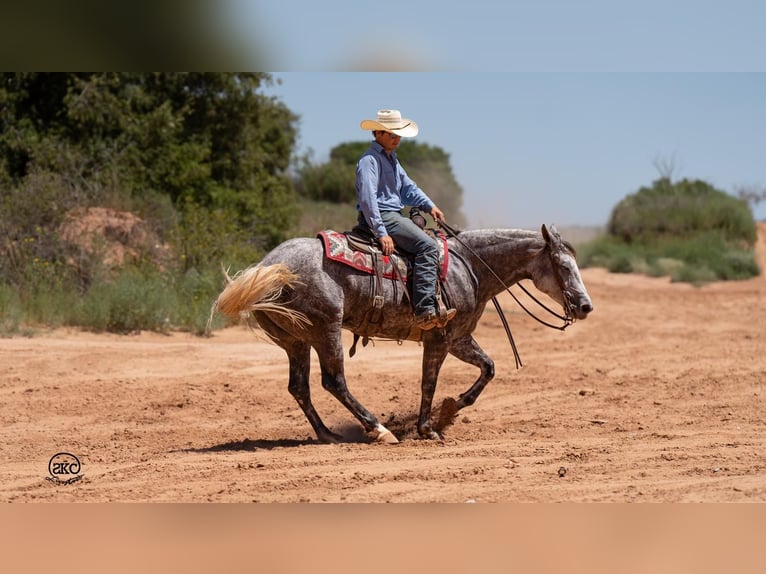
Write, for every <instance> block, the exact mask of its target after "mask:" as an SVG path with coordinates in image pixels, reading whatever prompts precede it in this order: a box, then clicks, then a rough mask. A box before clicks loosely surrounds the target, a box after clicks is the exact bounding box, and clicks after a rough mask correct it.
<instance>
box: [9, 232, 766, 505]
mask: <svg viewBox="0 0 766 574" xmlns="http://www.w3.org/2000/svg"><path fill="white" fill-rule="evenodd" d="M760 232H761V235H760V242H759V257H760V263H761V265H762V268H766V259H764V257H766V224H761V227H760ZM583 277H584V280H585V282H586V284H587V286H588V288H589V291H590V294H591V297H592V299H593V302H594V305H595V311H594V312H593V313H592V315H591V316H590V318H588V319H587V320H586V321H581V322H578V323H576V324H575V325H573V326H572V327H570V328H569V329H568V330H567V331H566V332H564V333H561V332H558V331H554V330H551V329H547V328H545V327H542V326H540V325H538V324H537V323H535V322H534V321H533V320H532V319H530V318H528V317H527V316H526V315H524V314H523V313H522V312H521V311H520V310H519V309H518V308H517V307H515V304H514V303H513V301H512V300H511V299H510V297H507V296H503V297H501V302H502V304H503V307H504V308H505V309H506V310H507V314H508V318H509V320H510V323H511V327H512V329H513V331H514V336H515V338H516V342H517V344H518V346H519V350H520V352H521V357H522V360H523V361H524V364H525V366H524V368H523V369H521V370H516V369H515V365H514V361H513V355H512V353H511V350H510V346H509V344H508V341H507V339H506V337H505V334H504V331H503V329H502V326H501V323H500V321H499V319H498V317H497V315H496V313H495V311H494V309H492V307H491V306H490V307H489V308H488V309H487V311H486V312H485V315H484V318H483V320H482V322H481V323H480V325H479V328H478V329H477V332H476V338H477V340H478V342H479V344H481V345H482V346H483V347H484V348H485V349H486V350H487V351H488V353H489V354H490V356H492V357H493V358H494V360H495V365H496V371H497V376H496V378H495V379H494V380H493V381H492V382H491V383H490V384H489V386H488V387H487V389H486V390H485V391H484V393H483V394H482V395H481V396H480V397H479V400H478V401H477V403H476V404H475V405H474V406H472V407H470V408H468V409H465V410H464V411H462V412H461V413H460V414H459V415H458V418H457V421H456V423H455V424H454V425H453V426H452V427H450V428H449V429H448V430H447V433H446V436H445V440H444V441H426V440H420V439H418V438H417V433H416V430H415V417H416V411H417V405H418V401H419V380H418V379H419V370H420V351H421V348H420V347H419V345H418V344H416V343H412V342H406V343H404V344H401V345H399V344H397V343H396V342H390V341H378V342H376V344H375V346H374V347H373V346H372V345H370V346H368V347H366V348H361V347H360V349H359V351H358V353H357V355H356V356H355V357H354V358H353V359H348V360H347V363H346V365H347V367H346V368H347V376H348V381H349V385H350V388H351V390H352V392H353V393H354V394H355V395H356V396H357V398H359V400H360V401H361V402H362V403H363V404H365V405H366V406H368V408H370V409H371V410H372V411H373V412H375V413H376V414H378V415H379V416H380V418H381V420H382V421H383V422H384V424H387V426H388V427H389V428H390V429H391V430H392V431H394V433H395V434H396V435H397V436H398V437H399V438H400V440H401V442H400V444H398V445H393V446H390V445H380V444H372V443H370V442H369V441H368V439H367V438H366V436H365V435H364V434H363V433H362V431H361V427H360V426H359V425H358V424H356V422H355V420H353V419H352V417H351V415H350V414H349V413H348V412H347V411H346V410H345V409H344V408H343V407H342V406H340V405H339V404H338V403H337V402H336V401H335V399H333V398H332V397H331V396H330V395H329V394H328V393H326V392H325V391H323V390H322V388H321V385H320V384H319V380H318V368H317V366H316V363H315V364H314V368H313V370H312V390H313V393H314V401H315V404H316V405H317V408H318V410H319V412H320V414H322V416H323V418H324V420H325V422H326V423H327V424H328V425H329V426H330V427H331V428H332V429H333V430H335V431H336V432H340V433H341V434H343V435H344V436H345V437H347V439H348V442H347V443H344V444H340V445H324V444H320V443H318V442H317V441H316V440H315V438H314V435H313V433H312V431H311V428H310V426H309V425H308V422H307V421H306V420H305V418H304V417H303V414H302V412H301V411H300V409H299V408H298V406H297V404H296V403H295V401H294V400H293V399H292V397H291V396H290V395H289V394H288V392H287V360H286V357H285V355H284V354H283V352H282V351H281V350H280V349H279V348H277V347H275V346H274V345H272V344H270V343H268V342H266V341H264V340H263V339H262V338H259V337H258V336H257V335H256V334H254V333H253V332H251V331H249V330H247V329H245V328H239V327H236V328H229V329H225V330H222V331H217V332H216V333H215V334H214V336H213V337H211V338H207V339H203V338H196V337H193V336H191V335H188V334H184V333H176V334H172V335H159V334H152V333H144V334H140V335H137V336H116V335H96V334H91V333H83V332H75V331H68V330H56V331H53V332H48V333H41V334H38V336H36V337H34V338H21V337H19V338H13V339H3V340H0V397H2V409H0V422H1V426H0V451H1V452H2V457H3V464H2V466H0V500H2V501H25V502H28V501H51V502H53V501H55V502H68V501H87V502H105V501H126V502H139V501H152V502H158V501H167V502H182V501H185V502H204V501H224V502H249V501H254V502H467V501H475V502H480V503H481V502H541V501H545V502H549V501H550V502H559V501H561V502H565V501H572V502H584V501H646V502H650V501H651V502H676V501H678V502H681V501H683V502H686V501H702V502H729V501H741V502H751V501H752V502H755V501H759V502H763V501H766V408H765V407H766V328H765V327H764V325H766V279H765V278H763V277H759V278H757V279H753V280H749V281H742V282H733V283H719V284H715V285H710V286H706V287H702V288H696V287H692V286H689V285H685V284H671V283H670V282H669V281H668V280H667V279H655V278H648V277H642V276H633V275H616V274H609V273H607V272H606V271H604V270H602V269H587V270H584V272H583ZM347 342H349V343H350V335H349V337H348V339H347ZM476 377H477V371H476V370H475V369H474V368H473V367H471V366H468V365H465V364H463V363H460V362H459V361H457V360H456V359H453V358H448V360H447V362H446V363H445V366H444V368H443V370H442V375H441V377H440V383H439V387H438V389H437V398H436V401H435V405H438V404H440V403H441V399H442V398H444V397H446V396H451V397H456V396H457V395H458V394H460V393H461V392H463V391H464V390H466V389H467V388H468V387H469V386H470V385H471V383H472V382H473V381H474V380H475V378H476ZM62 451H65V452H70V453H72V454H75V455H76V456H77V457H78V458H79V459H80V461H81V463H82V468H81V479H80V480H78V481H75V482H73V483H71V484H61V483H55V482H53V481H51V480H48V478H49V473H48V462H49V460H50V459H51V457H52V456H53V455H54V454H56V453H58V452H62Z"/></svg>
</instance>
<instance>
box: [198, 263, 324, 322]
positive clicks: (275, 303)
mask: <svg viewBox="0 0 766 574" xmlns="http://www.w3.org/2000/svg"><path fill="white" fill-rule="evenodd" d="M224 275H225V277H226V283H227V285H226V287H225V288H224V290H223V291H221V294H220V295H218V298H217V299H216V300H215V303H213V308H212V310H211V312H210V320H208V325H210V322H211V321H212V319H213V315H214V314H215V313H216V312H218V313H221V314H223V315H225V316H227V317H230V318H239V317H242V316H243V315H249V314H250V313H252V312H253V311H265V312H269V313H276V314H278V315H282V316H283V317H287V318H288V319H290V321H291V322H292V323H293V324H296V325H300V326H303V327H306V326H308V325H311V321H310V320H309V318H308V317H306V315H304V314H303V313H301V312H300V311H296V310H294V309H290V308H289V307H288V306H287V305H286V304H285V303H280V302H279V298H280V296H281V295H282V291H283V290H284V288H285V287H290V286H292V285H294V284H295V283H298V282H299V277H298V275H296V274H295V273H293V272H292V271H290V270H289V269H288V268H287V267H286V266H285V265H284V264H282V263H277V264H275V265H267V266H264V267H262V266H260V265H254V266H251V267H248V268H247V269H244V270H242V271H239V272H238V273H236V274H235V275H234V277H231V276H229V274H228V272H227V271H225V270H224Z"/></svg>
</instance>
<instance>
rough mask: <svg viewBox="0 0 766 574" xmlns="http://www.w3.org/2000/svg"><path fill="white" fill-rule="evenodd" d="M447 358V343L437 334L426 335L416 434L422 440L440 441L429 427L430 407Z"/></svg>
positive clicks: (436, 433)
mask: <svg viewBox="0 0 766 574" xmlns="http://www.w3.org/2000/svg"><path fill="white" fill-rule="evenodd" d="M446 358H447V343H446V342H445V340H444V337H443V336H441V335H440V334H439V333H438V332H434V331H431V332H429V333H428V334H427V335H426V338H425V340H424V345H423V372H422V377H421V381H420V414H419V416H418V434H419V435H420V436H421V437H423V438H429V439H434V440H441V438H442V436H441V435H440V434H439V433H438V432H437V431H436V430H434V429H433V427H432V426H431V405H432V403H433V400H434V393H435V392H436V381H437V380H438V378H439V371H440V370H441V367H442V364H443V363H444V359H446Z"/></svg>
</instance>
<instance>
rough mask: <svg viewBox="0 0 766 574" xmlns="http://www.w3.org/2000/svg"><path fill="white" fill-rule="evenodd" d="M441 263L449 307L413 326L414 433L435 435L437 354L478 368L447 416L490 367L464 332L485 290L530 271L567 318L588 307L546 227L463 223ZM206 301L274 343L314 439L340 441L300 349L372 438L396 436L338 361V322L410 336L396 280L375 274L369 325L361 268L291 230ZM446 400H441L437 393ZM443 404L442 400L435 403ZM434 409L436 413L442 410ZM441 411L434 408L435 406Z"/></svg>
mask: <svg viewBox="0 0 766 574" xmlns="http://www.w3.org/2000/svg"><path fill="white" fill-rule="evenodd" d="M448 246H449V255H450V266H449V270H448V272H447V277H446V287H447V289H446V291H447V293H448V296H449V305H450V306H451V307H454V308H455V309H457V316H456V317H455V318H454V319H452V321H450V322H449V323H448V324H447V326H446V327H445V328H443V329H439V328H437V329H433V330H430V331H422V332H418V330H415V332H416V334H417V335H419V339H420V340H421V341H422V343H423V362H422V379H421V401H420V413H419V417H418V423H417V429H418V433H419V434H420V436H422V437H424V438H432V439H439V438H441V436H440V434H439V432H438V431H439V430H441V428H443V427H441V428H438V429H435V428H434V427H433V426H432V424H431V404H432V402H433V397H434V392H435V390H436V381H437V378H438V376H439V370H440V369H441V366H442V363H443V362H444V360H445V359H446V357H447V354H452V355H453V356H455V357H456V358H458V359H460V360H461V361H464V362H466V363H469V364H471V365H475V366H476V367H478V368H479V370H480V375H479V378H478V379H477V380H476V382H474V383H473V385H472V386H471V387H470V388H469V389H468V390H466V391H465V392H464V393H463V394H461V395H460V397H459V398H458V399H457V400H456V401H455V400H451V402H450V410H451V412H450V413H449V416H451V417H452V418H453V419H454V415H455V414H456V413H457V411H459V410H460V409H462V408H464V407H466V406H469V405H472V404H473V403H474V402H475V401H476V399H477V397H478V396H479V394H480V393H481V392H482V390H483V389H484V387H485V386H486V385H487V383H488V382H489V381H490V380H491V379H492V378H493V377H494V373H495V367H494V363H493V361H492V359H490V358H489V357H488V356H487V355H486V353H485V352H484V351H483V350H482V349H481V347H479V345H478V344H477V343H476V341H475V340H474V338H473V337H472V335H471V334H472V333H473V331H474V330H475V329H476V325H477V324H478V322H479V318H480V317H481V315H482V313H483V311H484V308H485V306H486V304H487V302H488V301H490V299H492V298H493V297H495V296H496V295H498V294H499V293H500V292H502V291H503V290H504V289H505V288H506V286H510V285H513V284H515V283H517V282H518V281H521V280H523V279H530V280H532V282H533V283H534V285H535V287H536V288H537V289H539V290H540V291H542V292H543V293H545V294H547V295H548V296H550V297H551V298H552V299H553V300H555V301H557V302H558V303H559V304H561V306H562V307H563V309H564V311H565V313H566V316H567V318H568V319H570V320H575V319H584V318H585V317H587V315H588V313H590V312H591V311H592V309H593V306H592V304H591V300H590V297H589V296H588V292H587V290H586V289H585V285H584V284H583V282H582V278H581V277H580V271H579V269H578V267H577V263H576V261H575V254H574V250H573V249H572V247H571V246H570V245H569V244H568V243H566V242H564V241H562V240H561V238H560V236H559V234H558V233H557V232H556V230H555V228H553V227H552V228H551V229H550V230H548V229H547V228H546V227H545V226H542V228H541V232H539V233H538V232H534V231H525V230H518V229H485V230H474V231H463V232H461V233H460V234H459V235H457V236H455V237H451V238H450V239H449V240H448ZM228 280H229V283H228V285H227V286H226V288H225V289H224V290H223V291H222V292H221V294H220V295H219V297H218V299H217V300H216V302H215V304H214V306H213V310H214V311H218V312H220V313H222V314H224V315H227V316H230V317H237V316H242V315H243V314H248V313H253V315H254V316H255V319H256V320H257V322H258V324H259V325H260V327H261V328H262V329H263V330H264V331H265V332H266V333H267V334H268V335H269V337H270V338H271V339H272V340H273V341H274V342H275V343H276V344H277V345H279V346H280V347H282V348H283V349H284V350H285V352H286V353H287V356H288V357H289V363H290V379H289V386H288V389H289V391H290V393H291V394H292V395H293V397H295V399H296V400H297V401H298V404H299V405H300V407H301V409H303V412H304V413H305V415H306V418H307V419H308V421H309V422H310V423H311V426H312V427H313V428H314V432H316V435H317V437H318V438H319V440H321V441H323V442H340V441H342V440H343V438H342V437H341V436H340V435H338V434H336V433H334V432H332V431H331V430H330V429H328V428H327V427H326V426H325V424H324V423H323V422H322V419H321V418H320V417H319V414H318V413H317V412H316V410H315V409H314V406H313V404H312V403H311V393H310V389H309V368H310V352H311V348H312V347H313V348H314V349H315V350H316V353H317V356H318V357H319V364H320V367H321V370H322V386H323V387H324V388H325V389H326V390H327V391H329V392H330V393H332V395H333V396H335V397H336V398H337V399H338V400H339V401H340V402H341V403H342V404H343V405H344V406H345V407H346V408H347V409H348V410H349V411H351V413H352V414H353V415H354V416H355V417H356V418H357V419H358V420H359V422H361V423H362V425H363V426H364V428H365V430H366V431H367V432H368V433H370V435H371V436H372V437H373V438H375V439H376V440H378V441H381V442H387V443H395V442H398V441H397V439H396V437H394V435H393V433H391V432H390V431H389V430H388V429H386V428H385V427H384V426H383V425H382V424H380V422H379V421H378V420H377V418H376V417H375V416H374V415H373V414H372V413H371V412H370V411H369V410H367V409H366V408H365V407H363V406H362V405H361V404H360V403H359V401H357V400H356V399H355V398H354V396H353V395H352V394H351V393H350V392H349V390H348V387H347V385H346V378H345V375H344V370H343V341H342V337H341V334H342V329H348V330H351V331H354V330H355V329H356V328H357V327H358V326H359V325H362V324H364V325H365V326H366V329H367V331H366V332H365V333H364V334H365V335H368V336H374V337H378V338H384V339H393V340H405V339H412V338H413V337H412V334H413V314H412V308H411V306H410V303H409V299H408V298H407V295H406V293H405V292H404V291H405V290H404V289H403V288H402V285H401V283H397V282H396V281H393V280H384V282H383V297H384V302H385V303H384V307H383V313H382V315H381V318H380V321H379V322H378V323H376V326H374V329H375V330H374V332H372V333H371V332H369V328H370V325H369V322H367V321H366V320H365V316H366V314H367V313H368V312H369V311H370V308H371V305H372V301H371V296H370V276H369V275H367V274H366V273H364V272H362V271H359V270H356V269H353V268H351V267H349V266H346V265H344V264H342V263H338V262H335V261H331V260H328V259H326V258H325V256H324V252H323V247H322V244H321V242H320V241H319V240H318V239H315V238H296V239H291V240H288V241H286V242H284V243H282V244H281V245H279V246H277V247H276V248H275V249H274V250H273V251H271V252H270V253H268V254H267V255H266V257H264V259H263V260H262V261H261V262H260V263H259V264H258V265H255V266H253V267H249V268H247V269H245V270H243V271H241V272H239V273H238V274H236V275H235V276H234V278H228ZM445 404H446V402H445ZM442 410H444V406H443V408H442ZM442 415H444V413H442ZM442 418H444V416H442Z"/></svg>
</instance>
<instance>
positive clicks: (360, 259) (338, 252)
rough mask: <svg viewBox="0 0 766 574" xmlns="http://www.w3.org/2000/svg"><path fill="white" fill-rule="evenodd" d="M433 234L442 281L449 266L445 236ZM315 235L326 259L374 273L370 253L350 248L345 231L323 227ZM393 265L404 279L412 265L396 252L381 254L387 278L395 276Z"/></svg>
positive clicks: (384, 275) (384, 273)
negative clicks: (437, 250) (320, 241)
mask: <svg viewBox="0 0 766 574" xmlns="http://www.w3.org/2000/svg"><path fill="white" fill-rule="evenodd" d="M435 235H436V239H437V244H438V245H439V269H440V275H441V276H440V279H441V280H442V281H443V280H444V279H445V278H446V277H447V268H448V266H449V250H448V249H447V237H446V235H444V233H443V232H442V231H441V230H438V231H436V234H435ZM317 237H319V238H320V239H321V240H322V243H323V244H324V252H325V256H326V257H327V258H328V259H332V260H333V261H338V262H340V263H345V264H346V265H350V266H351V267H353V268H354V269H358V270H359V271H364V272H365V273H369V274H373V273H375V268H374V266H373V262H372V255H370V254H369V253H364V252H362V251H356V250H355V249H352V248H351V247H350V246H349V244H348V239H347V238H346V234H345V233H340V232H338V231H333V230H332V229H325V230H324V231H320V232H319V233H318V234H317ZM394 265H396V273H398V275H399V277H401V278H402V279H403V280H405V281H406V280H407V277H408V275H409V271H410V268H411V266H412V265H411V262H410V261H409V258H406V257H401V256H399V255H396V254H394V255H392V256H391V257H389V256H387V255H383V277H386V278H389V279H393V278H395V277H396V274H395V271H394Z"/></svg>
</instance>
